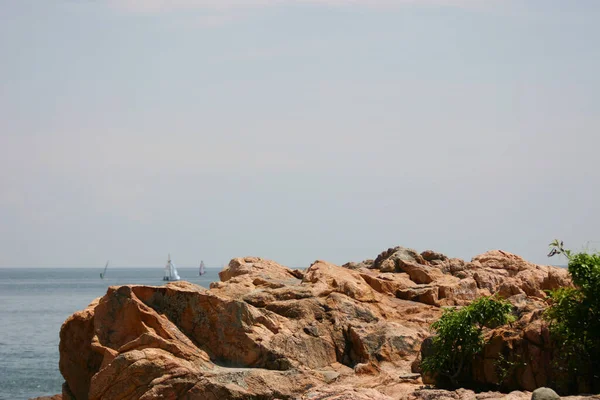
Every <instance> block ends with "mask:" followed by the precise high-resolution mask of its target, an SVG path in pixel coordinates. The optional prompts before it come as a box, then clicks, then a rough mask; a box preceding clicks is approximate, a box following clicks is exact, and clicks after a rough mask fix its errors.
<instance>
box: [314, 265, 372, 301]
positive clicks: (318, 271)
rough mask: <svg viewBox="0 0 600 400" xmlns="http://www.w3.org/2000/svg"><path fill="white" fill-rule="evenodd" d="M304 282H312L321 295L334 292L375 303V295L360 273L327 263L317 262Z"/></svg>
mask: <svg viewBox="0 0 600 400" xmlns="http://www.w3.org/2000/svg"><path fill="white" fill-rule="evenodd" d="M303 282H310V283H312V284H313V286H314V287H316V288H318V290H319V289H320V290H321V293H323V294H328V293H331V292H332V291H335V292H338V293H343V294H345V295H346V296H348V297H351V298H353V299H355V300H359V301H363V302H365V301H366V302H374V301H375V293H374V291H373V289H372V288H371V286H369V285H368V284H367V283H366V282H365V281H364V279H363V278H362V277H361V276H360V274H359V273H357V272H354V271H350V270H347V269H345V268H341V267H338V266H337V265H333V264H330V263H327V262H325V261H315V262H314V263H313V264H312V265H311V266H310V268H308V270H306V273H305V275H304V279H303Z"/></svg>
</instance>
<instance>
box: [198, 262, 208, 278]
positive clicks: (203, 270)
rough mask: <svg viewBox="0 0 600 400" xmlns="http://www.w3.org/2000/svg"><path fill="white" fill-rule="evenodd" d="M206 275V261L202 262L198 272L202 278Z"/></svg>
mask: <svg viewBox="0 0 600 400" xmlns="http://www.w3.org/2000/svg"><path fill="white" fill-rule="evenodd" d="M205 273H206V270H205V269H204V261H200V270H199V271H198V275H199V276H202V275H204V274H205Z"/></svg>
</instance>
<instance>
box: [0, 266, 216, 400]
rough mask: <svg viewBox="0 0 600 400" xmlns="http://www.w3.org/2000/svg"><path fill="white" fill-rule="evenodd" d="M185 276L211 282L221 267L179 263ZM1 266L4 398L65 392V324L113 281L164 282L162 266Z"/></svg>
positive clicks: (0, 389) (0, 379)
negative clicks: (61, 366) (201, 268)
mask: <svg viewBox="0 0 600 400" xmlns="http://www.w3.org/2000/svg"><path fill="white" fill-rule="evenodd" d="M177 269H178V271H179V275H180V276H181V279H182V280H185V281H188V282H192V283H195V284H198V285H201V286H204V287H208V285H209V284H210V282H213V281H218V280H219V277H218V272H219V271H220V268H207V269H206V274H205V275H203V276H202V277H200V276H198V269H197V268H180V267H178V268H177ZM100 272H102V268H99V269H89V268H59V269H47V268H0V399H1V400H8V399H29V398H31V397H36V396H45V395H52V394H56V393H61V385H62V383H63V378H62V376H61V375H60V372H59V371H58V357H59V356H58V342H59V332H60V327H61V325H62V323H63V322H64V321H65V319H67V317H69V316H70V315H71V314H73V313H74V312H75V311H78V310H82V309H84V308H85V307H86V306H87V305H88V304H89V303H90V302H91V301H92V300H93V299H95V298H96V297H100V296H102V295H104V294H105V293H106V289H107V288H108V286H112V285H124V284H140V285H155V286H158V285H162V284H163V283H164V282H163V281H162V273H163V270H162V268H160V267H157V268H110V267H109V269H108V272H107V274H106V277H105V279H104V280H102V279H100Z"/></svg>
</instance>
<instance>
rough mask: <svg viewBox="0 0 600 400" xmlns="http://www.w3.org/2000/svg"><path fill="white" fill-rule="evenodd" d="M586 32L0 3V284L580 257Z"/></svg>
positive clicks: (529, 24)
mask: <svg viewBox="0 0 600 400" xmlns="http://www.w3.org/2000/svg"><path fill="white" fill-rule="evenodd" d="M599 18H600V2H598V1H597V0H576V1H563V0H539V1H534V0H532V1H527V0H501V1H500V0H497V1H496V0H321V1H319V0H312V1H310V0H247V1H236V0H218V1H217V0H171V1H166V0H164V1H163V0H121V1H117V0H114V1H113V0H46V1H39V0H0V52H1V53H0V54H2V56H1V57H0V60H1V61H0V188H1V189H0V267H96V268H102V267H103V266H104V263H105V262H106V260H107V259H110V260H111V264H112V265H115V266H123V267H127V266H162V265H164V263H165V261H166V258H167V253H169V252H170V253H171V255H172V257H173V260H174V261H175V262H176V263H177V264H178V265H180V266H195V265H198V263H199V262H200V260H204V262H205V263H206V264H207V265H208V266H218V267H220V266H222V265H224V264H225V263H226V262H228V261H229V260H230V259H231V258H234V257H241V256H260V257H264V258H268V259H273V260H276V261H278V262H280V263H282V264H284V265H287V266H290V267H293V268H304V267H307V266H309V265H310V263H311V262H313V261H315V260H317V259H323V260H328V261H330V262H334V263H337V264H342V263H345V262H347V261H360V260H363V259H367V258H375V257H376V256H377V254H378V253H380V252H381V251H383V250H385V249H387V248H388V247H392V246H396V245H403V246H406V247H412V248H415V249H417V250H419V251H422V250H426V249H434V250H437V251H441V252H443V253H445V254H447V255H448V256H451V257H460V258H464V259H470V258H471V257H473V256H475V255H477V254H480V253H483V252H485V251H487V250H491V249H502V250H505V251H509V252H513V253H517V254H519V255H521V256H523V257H525V258H526V259H528V260H530V261H533V262H536V263H550V262H552V263H554V261H553V260H548V259H547V258H546V254H547V251H548V243H550V241H552V240H553V239H555V238H559V239H562V240H564V241H565V245H566V246H567V247H570V248H573V249H575V250H578V249H581V248H582V247H585V246H586V243H587V242H588V241H591V246H596V247H599V248H600V229H599V228H598V227H599V226H600V214H599V208H598V198H600V184H599V183H600V164H599V161H598V154H599V151H598V150H599V149H600V129H599V128H600V101H599V100H600V98H599V96H600V95H599V94H600V77H599V73H598V71H600V52H599V51H598V43H597V42H598V40H597V39H598V38H600V24H598V23H597V22H598V20H600V19H599ZM594 242H595V243H594ZM588 247H590V245H588Z"/></svg>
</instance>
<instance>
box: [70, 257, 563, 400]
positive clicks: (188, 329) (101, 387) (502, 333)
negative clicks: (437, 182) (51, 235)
mask: <svg viewBox="0 0 600 400" xmlns="http://www.w3.org/2000/svg"><path fill="white" fill-rule="evenodd" d="M346 267H347V268H344V267H339V266H336V265H333V264H330V263H327V262H324V261H316V262H315V263H313V264H312V265H311V266H310V267H309V268H308V269H307V270H305V271H298V270H290V269H288V268H286V267H284V266H281V265H279V264H277V263H275V262H273V261H268V260H264V259H261V258H256V257H246V258H237V259H233V260H231V262H230V263H229V266H228V267H227V268H226V269H225V270H223V271H222V272H221V273H220V274H219V275H220V278H221V282H215V283H213V284H211V287H210V289H204V288H201V287H199V286H196V285H193V284H191V283H187V282H176V283H169V284H167V285H166V286H161V287H150V286H121V287H111V288H109V290H108V292H107V293H106V295H105V296H103V297H102V298H100V299H97V300H95V301H93V302H92V303H91V304H90V305H89V306H88V307H87V308H86V309H85V310H83V311H80V312H77V313H75V314H74V315H72V316H71V317H69V319H67V321H66V322H65V323H64V325H63V327H62V329H61V333H60V337H61V343H60V370H61V373H62V375H63V376H64V378H65V385H64V386H63V395H62V396H63V397H62V398H63V399H65V400H66V399H77V400H86V399H91V400H96V399H97V400H100V399H154V398H167V399H175V398H187V399H292V398H297V399H311V400H315V399H331V400H333V399H336V400H341V399H382V400H383V399H390V398H391V399H400V398H403V399H404V398H410V399H423V400H427V399H429V398H433V397H436V396H437V397H443V398H446V397H447V398H452V399H463V398H464V399H467V398H469V399H471V398H477V399H482V400H483V399H484V398H485V399H487V398H496V397H498V398H499V397H501V396H500V395H499V394H498V396H496V397H494V396H495V395H494V396H491V397H481V396H482V394H477V395H475V394H474V393H473V392H469V391H463V392H460V391H456V392H444V391H441V392H435V391H427V390H417V389H418V388H419V385H420V383H421V382H420V380H419V378H418V375H414V374H412V373H411V372H412V371H413V370H415V371H417V372H418V359H419V354H420V352H419V350H420V348H421V343H422V342H423V341H424V340H425V339H426V338H427V337H429V336H430V335H431V332H430V330H429V326H430V324H431V323H432V322H434V321H435V320H436V319H437V318H439V316H440V315H441V311H442V310H441V307H442V306H460V305H464V304H468V303H469V302H470V301H472V300H473V299H475V298H477V297H479V296H481V295H489V294H492V293H499V294H505V295H506V296H507V297H509V299H510V301H512V302H513V304H515V308H516V309H517V310H518V312H519V313H520V319H519V321H518V322H517V324H516V325H515V326H513V328H510V329H507V328H504V330H502V329H498V330H495V331H490V332H488V335H489V337H490V339H491V341H490V345H489V346H488V347H486V351H485V356H484V357H482V358H481V359H480V360H478V361H477V362H479V363H480V364H479V365H478V367H477V368H474V369H473V370H474V371H475V372H476V373H474V377H475V379H477V380H478V381H479V382H482V383H490V384H493V383H497V381H498V377H497V376H495V375H494V373H495V372H494V371H493V368H492V367H490V365H494V362H495V361H497V360H498V358H499V354H509V353H510V354H522V357H524V359H525V358H526V359H527V360H528V362H527V364H528V368H525V369H523V371H519V373H520V374H522V375H523V377H521V378H519V377H517V375H518V374H517V373H512V375H510V376H509V377H508V378H509V380H511V381H510V382H511V385H513V386H514V387H515V388H520V389H523V388H524V389H527V390H533V389H535V388H536V387H538V386H540V385H543V384H545V380H544V379H546V378H545V377H547V376H548V371H547V370H546V368H547V367H548V364H545V358H544V357H545V355H544V354H545V353H544V352H543V349H544V346H546V343H547V339H548V338H547V330H544V329H545V328H544V327H543V325H541V322H540V320H539V315H540V310H541V309H543V307H544V304H545V303H544V298H545V293H544V290H547V289H551V288H554V287H558V286H559V285H567V284H569V280H568V277H567V275H566V271H563V270H560V269H557V268H553V267H547V266H539V265H534V264H530V263H528V262H526V261H524V260H523V259H521V258H520V257H518V256H515V255H512V254H509V253H505V252H501V251H491V252H488V253H485V254H483V255H481V256H478V257H475V258H474V259H473V260H472V261H471V262H464V261H462V260H458V259H451V258H448V257H446V256H444V255H443V254H439V253H436V252H434V251H425V252H423V253H421V254H419V253H417V252H416V251H414V250H411V249H406V248H403V247H395V248H392V249H389V250H386V251H385V252H383V253H381V254H380V255H379V256H378V257H377V258H376V259H375V260H367V261H364V262H361V263H348V264H346ZM540 349H542V350H540ZM519 352H520V353H519ZM532 379H533V380H532ZM436 393H437V394H436ZM519 393H521V394H514V395H513V394H512V393H511V394H509V395H507V397H510V398H515V399H517V398H519V399H520V398H523V399H524V398H526V397H527V398H528V396H529V395H525V394H523V393H522V392H519ZM432 396H433V397H432ZM503 396H504V395H503Z"/></svg>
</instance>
